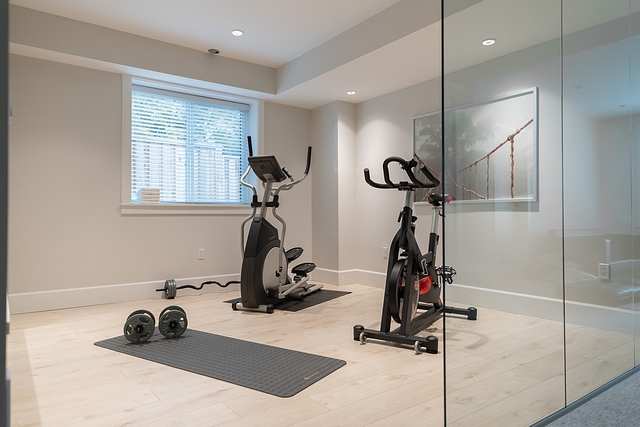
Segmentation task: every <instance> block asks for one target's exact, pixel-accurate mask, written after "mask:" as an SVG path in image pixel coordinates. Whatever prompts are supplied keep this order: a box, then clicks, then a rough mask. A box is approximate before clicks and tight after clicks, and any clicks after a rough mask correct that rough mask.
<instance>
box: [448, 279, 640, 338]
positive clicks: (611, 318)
mask: <svg viewBox="0 0 640 427" xmlns="http://www.w3.org/2000/svg"><path fill="white" fill-rule="evenodd" d="M445 292H446V300H447V301H455V304H456V305H460V306H461V307H462V308H466V307H468V306H474V307H475V306H477V307H484V308H489V309H492V310H500V311H505V312H508V313H515V314H523V315H526V316H531V317H537V318H541V319H547V320H554V321H557V322H565V323H566V324H570V325H579V326H585V327H589V328H595V329H601V330H605V331H612V332H618V333H621V334H627V335H633V334H634V317H637V319H635V322H636V323H637V322H638V321H639V320H640V313H638V312H635V311H634V310H632V309H629V308H619V307H607V306H602V305H595V304H587V303H582V302H577V301H567V303H566V305H565V304H563V300H562V299H558V298H547V297H541V296H537V295H528V294H520V293H516V292H508V291H501V290H496V289H485V288H478V287H475V286H467V285H460V284H451V285H447V287H446V290H445ZM447 304H448V303H447ZM481 311H482V310H481V309H478V319H481V317H482V313H481Z"/></svg>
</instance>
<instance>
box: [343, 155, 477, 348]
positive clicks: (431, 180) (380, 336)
mask: <svg viewBox="0 0 640 427" xmlns="http://www.w3.org/2000/svg"><path fill="white" fill-rule="evenodd" d="M391 163H398V164H399V166H400V167H401V168H402V170H404V172H405V173H406V175H407V177H408V179H409V180H408V181H400V182H397V183H396V182H393V181H392V180H391V179H390V177H389V164H391ZM417 164H418V163H417V162H416V161H415V160H413V159H412V160H409V161H407V160H404V159H402V158H400V157H389V158H387V159H386V160H385V161H384V162H383V164H382V170H383V176H384V184H381V183H378V182H374V181H373V180H371V177H370V175H369V169H365V170H364V179H365V181H366V182H367V184H369V185H370V186H372V187H374V188H381V189H397V190H399V191H404V192H405V203H404V208H403V209H402V211H401V212H400V216H399V218H398V222H399V223H400V229H399V230H398V232H397V233H396V235H395V236H394V238H393V240H392V241H391V245H390V246H389V262H388V265H387V275H386V284H385V291H384V300H383V305H382V321H381V322H380V330H379V331H378V330H374V329H365V328H364V326H362V325H355V326H354V327H353V339H354V340H356V341H360V342H361V344H364V343H365V341H366V340H367V339H377V340H384V341H389V342H395V343H399V344H407V345H413V348H414V350H415V352H416V354H420V353H421V349H422V348H424V349H425V351H426V352H427V353H432V354H436V353H438V338H437V337H435V336H433V335H430V336H427V337H419V336H416V335H415V334H417V333H418V332H420V331H422V330H424V329H425V328H427V327H429V326H430V325H431V324H433V323H434V322H435V321H436V320H438V319H440V318H441V317H442V316H443V314H444V313H451V314H458V315H464V316H467V319H469V320H476V318H477V310H476V308H475V307H469V308H468V309H460V308H455V307H445V306H444V304H443V302H442V299H441V298H440V294H441V289H442V286H444V284H450V283H452V281H453V276H454V275H455V270H454V269H453V268H452V267H450V266H442V267H436V251H437V247H438V241H439V236H438V234H437V233H438V219H439V217H440V216H441V215H442V213H441V210H442V205H443V204H444V203H446V202H449V201H450V200H451V197H448V196H444V195H441V194H435V193H432V194H430V195H429V197H428V202H429V203H430V204H431V206H432V211H433V214H432V215H433V216H432V221H431V233H430V234H429V249H428V252H427V253H426V254H422V253H421V252H420V248H419V247H418V242H417V241H416V238H415V230H416V225H415V222H416V220H417V218H416V217H415V216H413V198H414V192H415V190H416V189H418V188H434V187H438V186H439V185H440V181H439V180H438V179H437V178H436V177H434V176H433V174H432V173H431V172H430V171H429V170H428V169H427V168H426V167H422V168H421V169H420V170H421V172H422V173H423V174H424V175H425V177H426V178H427V180H428V181H426V182H422V181H420V180H418V179H417V178H416V176H415V175H414V173H413V171H412V169H413V168H415V167H416V166H417ZM418 310H421V311H422V312H421V313H419V312H418ZM392 320H393V321H395V322H396V323H398V324H400V326H399V327H398V328H396V329H394V330H391V321H392Z"/></svg>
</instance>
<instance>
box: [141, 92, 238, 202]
mask: <svg viewBox="0 0 640 427" xmlns="http://www.w3.org/2000/svg"><path fill="white" fill-rule="evenodd" d="M131 98H132V105H131V107H132V108H131V111H132V112H131V201H132V203H137V202H138V203H139V202H142V201H143V200H142V199H141V198H140V197H139V196H140V193H141V191H144V192H145V193H153V192H154V190H157V189H159V190H160V198H159V201H160V203H231V204H234V203H248V202H249V195H248V193H247V191H246V189H245V188H244V187H242V186H241V185H240V177H241V176H242V174H243V173H244V171H245V169H246V168H247V155H248V153H247V120H248V110H249V106H248V105H245V104H239V103H233V102H227V101H222V100H215V99H210V98H204V97H198V96H192V95H187V94H178V93H175V92H170V91H164V90H159V89H152V88H146V87H142V86H133V88H132V96H131ZM149 189H151V190H149ZM156 194H157V191H156Z"/></svg>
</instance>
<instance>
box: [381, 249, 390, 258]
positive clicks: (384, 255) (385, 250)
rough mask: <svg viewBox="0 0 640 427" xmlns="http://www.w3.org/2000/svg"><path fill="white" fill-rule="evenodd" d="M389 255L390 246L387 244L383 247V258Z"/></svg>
mask: <svg viewBox="0 0 640 427" xmlns="http://www.w3.org/2000/svg"><path fill="white" fill-rule="evenodd" d="M388 256H389V248H388V247H386V246H383V247H382V259H387V257H388Z"/></svg>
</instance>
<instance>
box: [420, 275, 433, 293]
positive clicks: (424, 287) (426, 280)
mask: <svg viewBox="0 0 640 427" xmlns="http://www.w3.org/2000/svg"><path fill="white" fill-rule="evenodd" d="M432 283H433V278H432V277H431V276H425V277H423V278H422V279H420V295H424V294H426V293H427V292H429V290H430V289H431V284H432Z"/></svg>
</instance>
